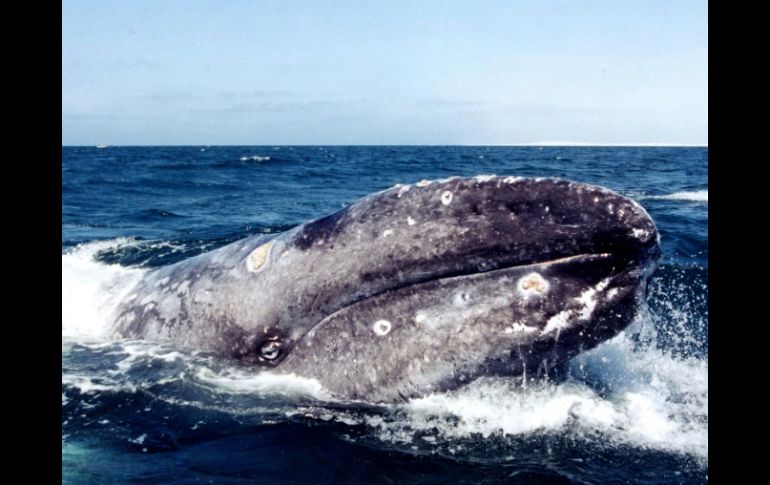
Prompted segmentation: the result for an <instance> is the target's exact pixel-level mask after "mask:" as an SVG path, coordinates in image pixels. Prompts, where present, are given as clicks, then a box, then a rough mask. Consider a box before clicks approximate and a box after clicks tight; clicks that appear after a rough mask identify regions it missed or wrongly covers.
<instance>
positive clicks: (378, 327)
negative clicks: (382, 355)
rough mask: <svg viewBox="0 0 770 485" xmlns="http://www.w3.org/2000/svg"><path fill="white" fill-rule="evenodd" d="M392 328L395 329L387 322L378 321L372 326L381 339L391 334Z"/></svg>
mask: <svg viewBox="0 0 770 485" xmlns="http://www.w3.org/2000/svg"><path fill="white" fill-rule="evenodd" d="M391 328H393V326H392V325H391V323H390V322H389V321H387V320H377V321H376V322H374V325H372V330H373V331H374V333H375V334H376V335H378V336H380V337H382V336H384V335H387V334H388V333H390V329H391Z"/></svg>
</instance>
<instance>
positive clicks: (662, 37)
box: [62, 0, 708, 145]
mask: <svg viewBox="0 0 770 485" xmlns="http://www.w3.org/2000/svg"><path fill="white" fill-rule="evenodd" d="M62 16H63V18H62V142H63V144H64V145H94V144H100V143H104V144H112V145H142V144H146V145H177V144H178V145H203V144H237V145H261V144H463V145H487V144H492V145H508V144H528V143H543V142H570V143H599V144H604V143H607V144H650V143H660V144H684V145H706V144H707V143H708V8H707V2H706V1H681V0H678V1H670V0H666V1H642V0H639V1H633V2H631V1H628V2H626V1H576V0H573V1H566V0H563V1H556V0H550V1H549V0H539V1H535V0H531V1H513V0H509V1H484V0H474V1H469V0H465V1H447V0H443V1H438V0H421V1H418V0H415V1H410V2H406V1H388V0H380V1H361V0H359V1H352V0H351V1H339V0H318V1H268V0H254V1H226V0H218V1H213V0H212V1H196V0H178V1H174V2H171V1H162V0H154V1H144V0H130V1H104V0H102V1H74V0H64V1H63V5H62Z"/></svg>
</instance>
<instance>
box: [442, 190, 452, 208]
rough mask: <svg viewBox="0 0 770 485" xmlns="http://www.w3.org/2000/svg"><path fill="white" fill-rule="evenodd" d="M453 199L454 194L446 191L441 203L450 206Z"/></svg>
mask: <svg viewBox="0 0 770 485" xmlns="http://www.w3.org/2000/svg"><path fill="white" fill-rule="evenodd" d="M453 197H454V194H452V192H450V191H448V190H445V191H444V193H442V194H441V203H442V204H444V205H449V204H450V203H451V202H452V198H453Z"/></svg>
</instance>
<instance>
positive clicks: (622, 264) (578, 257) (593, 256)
mask: <svg viewBox="0 0 770 485" xmlns="http://www.w3.org/2000/svg"><path fill="white" fill-rule="evenodd" d="M613 258H615V259H617V260H618V262H619V266H618V267H617V268H615V269H614V271H613V273H614V274H615V275H617V274H620V273H622V272H623V271H626V270H628V269H629V267H631V266H634V263H633V261H632V260H630V259H626V258H621V257H619V255H618V254H613V253H581V254H575V255H572V256H564V257H560V258H554V259H549V260H543V261H533V262H526V263H515V264H510V265H504V266H499V267H495V268H491V269H478V268H477V269H476V271H462V272H461V271H458V272H455V273H449V274H441V275H437V276H435V277H432V278H426V279H420V280H417V281H409V282H405V283H404V284H401V285H395V286H393V287H390V288H387V289H385V290H383V291H379V292H376V293H371V294H367V295H363V296H362V297H361V298H357V299H355V300H353V301H350V302H348V303H346V304H345V305H343V306H341V307H339V308H337V309H336V310H334V311H332V312H330V313H329V314H327V315H325V316H324V317H323V318H321V319H320V320H319V321H318V322H317V323H315V324H314V325H312V326H311V327H310V328H309V329H308V331H307V332H305V333H304V334H303V335H302V336H301V337H299V339H297V340H301V339H302V338H304V337H305V336H307V335H312V333H313V332H314V331H315V329H316V328H318V327H319V326H320V325H322V324H323V323H324V322H326V321H328V320H330V319H331V318H334V317H335V316H336V315H337V314H339V313H340V312H343V311H345V310H347V309H348V308H350V307H352V306H354V305H357V304H360V303H362V302H365V301H367V300H370V299H373V298H377V297H379V296H382V295H385V294H388V293H394V292H397V291H400V290H403V289H405V288H410V287H414V286H420V285H424V284H429V283H436V282H439V281H441V282H445V281H453V280H459V279H462V278H467V277H473V276H479V275H494V274H499V273H502V272H505V271H511V270H524V271H526V270H527V269H532V270H533V271H534V270H536V269H541V270H544V269H547V268H548V267H550V266H552V265H556V264H570V263H587V262H595V261H608V260H611V259H613ZM640 266H642V265H640Z"/></svg>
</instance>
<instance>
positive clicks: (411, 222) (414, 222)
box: [406, 216, 417, 226]
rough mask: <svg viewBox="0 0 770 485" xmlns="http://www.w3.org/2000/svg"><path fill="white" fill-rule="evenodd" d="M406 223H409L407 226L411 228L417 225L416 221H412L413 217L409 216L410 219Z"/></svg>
mask: <svg viewBox="0 0 770 485" xmlns="http://www.w3.org/2000/svg"><path fill="white" fill-rule="evenodd" d="M406 223H407V224H409V225H410V226H413V225H415V224H417V221H415V220H414V219H412V216H408V217H407V218H406Z"/></svg>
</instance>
